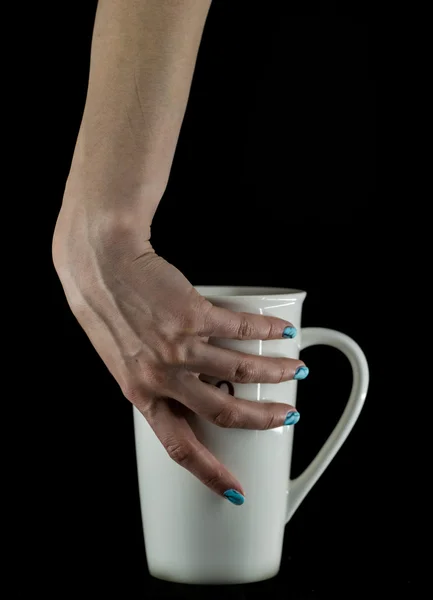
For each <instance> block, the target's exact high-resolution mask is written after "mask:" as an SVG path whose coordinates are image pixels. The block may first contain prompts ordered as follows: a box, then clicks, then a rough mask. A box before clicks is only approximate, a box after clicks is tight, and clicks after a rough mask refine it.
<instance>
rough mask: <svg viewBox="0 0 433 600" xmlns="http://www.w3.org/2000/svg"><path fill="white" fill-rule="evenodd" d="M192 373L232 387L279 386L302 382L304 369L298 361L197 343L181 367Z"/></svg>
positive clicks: (304, 375)
mask: <svg viewBox="0 0 433 600" xmlns="http://www.w3.org/2000/svg"><path fill="white" fill-rule="evenodd" d="M185 366H186V367H187V368H188V369H189V370H190V371H193V372H194V373H203V375H210V376H212V377H220V378H222V379H225V380H227V381H232V382H233V383H281V382H282V381H289V380H290V379H305V377H307V375H308V367H306V366H305V363H304V362H303V361H302V360H298V359H295V358H284V357H276V358H274V357H268V356H257V355H255V354H246V353H245V352H238V351H236V350H227V349H225V348H218V347H216V346H211V345H210V344H207V343H204V342H200V343H199V344H198V345H196V346H195V348H194V349H193V351H192V354H191V355H190V357H189V360H188V362H187V364H186V365H185Z"/></svg>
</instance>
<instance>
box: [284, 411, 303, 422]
mask: <svg viewBox="0 0 433 600" xmlns="http://www.w3.org/2000/svg"><path fill="white" fill-rule="evenodd" d="M300 418H301V415H300V414H299V413H298V411H296V410H295V411H292V412H289V413H287V417H286V420H285V421H284V425H296V423H297V422H298V421H299V419H300Z"/></svg>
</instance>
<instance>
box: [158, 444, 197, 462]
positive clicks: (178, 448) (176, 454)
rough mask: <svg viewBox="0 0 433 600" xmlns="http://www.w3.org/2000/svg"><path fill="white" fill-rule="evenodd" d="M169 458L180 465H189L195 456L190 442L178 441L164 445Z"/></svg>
mask: <svg viewBox="0 0 433 600" xmlns="http://www.w3.org/2000/svg"><path fill="white" fill-rule="evenodd" d="M164 447H165V449H166V450H167V454H168V455H169V457H170V458H171V459H172V460H174V461H175V462H177V463H178V464H179V465H185V464H187V463H188V462H189V461H190V460H191V457H192V455H193V452H194V450H193V448H192V446H191V445H190V444H189V443H188V442H184V441H176V442H169V443H167V444H165V445H164Z"/></svg>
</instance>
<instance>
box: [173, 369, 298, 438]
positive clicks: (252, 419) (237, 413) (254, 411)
mask: <svg viewBox="0 0 433 600" xmlns="http://www.w3.org/2000/svg"><path fill="white" fill-rule="evenodd" d="M175 395H176V399H177V400H179V402H181V403H182V404H184V405H185V406H187V407H188V408H189V409H191V410H192V411H193V412H195V413H196V414H198V415H199V416H201V417H203V418H204V419H206V420H208V421H210V422H211V423H214V424H215V425H218V427H225V428H233V429H262V430H263V429H273V428H274V427H281V426H282V425H294V424H295V423H297V422H298V421H299V417H300V415H299V413H298V412H297V411H296V408H295V407H294V406H292V405H291V404H285V403H282V402H252V401H250V400H243V399H241V398H234V397H233V396H230V395H229V394H226V393H225V392H223V391H222V390H220V389H219V388H217V387H215V386H213V385H210V384H208V383H204V382H203V381H200V380H199V379H197V378H196V377H194V376H192V375H190V376H188V377H185V379H184V380H183V382H182V386H180V387H179V388H178V389H176V392H175Z"/></svg>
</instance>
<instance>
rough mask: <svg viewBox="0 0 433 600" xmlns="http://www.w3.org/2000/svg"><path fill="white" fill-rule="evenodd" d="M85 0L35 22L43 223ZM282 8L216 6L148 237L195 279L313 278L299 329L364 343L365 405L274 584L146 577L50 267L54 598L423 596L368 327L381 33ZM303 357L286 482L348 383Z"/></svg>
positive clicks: (309, 502)
mask: <svg viewBox="0 0 433 600" xmlns="http://www.w3.org/2000/svg"><path fill="white" fill-rule="evenodd" d="M351 6H353V5H351ZM95 7H96V2H94V1H92V2H88V3H77V4H74V5H68V6H62V7H61V8H60V6H59V7H58V9H57V11H58V12H57V19H58V23H59V26H58V27H57V28H56V27H54V28H53V27H47V31H48V32H49V33H48V35H49V36H50V37H49V41H50V43H51V48H52V57H53V60H52V63H49V64H47V65H45V68H46V71H47V72H48V73H49V75H50V77H49V81H48V82H47V91H48V93H47V98H48V99H49V100H48V104H49V107H48V108H49V115H50V116H49V118H48V121H47V124H48V127H47V131H48V136H49V140H50V144H51V148H52V149H53V150H52V153H51V156H50V164H51V171H50V179H49V185H48V186H47V190H46V195H47V198H48V199H49V210H50V211H51V212H50V221H49V224H50V227H51V230H50V232H49V233H52V230H53V228H54V224H55V220H56V217H57V214H58V211H59V208H60V204H61V199H62V193H63V187H64V184H65V180H66V177H67V174H68V170H69V165H70V161H71V158H72V153H73V149H74V144H75V139H76V135H77V132H78V127H79V123H80V119H81V114H82V110H83V106H84V101H85V95H86V86H87V76H88V64H89V52H90V42H91V35H92V26H93V18H94V11H95ZM284 7H285V8H286V10H284V11H283V10H282V8H283V3H279V2H269V3H266V5H265V3H262V2H246V1H237V2H230V1H228V0H218V1H217V0H215V1H214V2H213V5H212V8H211V11H210V14H209V17H208V20H207V24H206V28H205V32H204V35H203V40H202V44H201V47H200V52H199V56H198V60H197V66H196V71H195V75H194V80H193V85H192V90H191V96H190V100H189V103H188V108H187V112H186V116H185V120H184V123H183V127H182V131H181V135H180V138H179V143H178V147H177V151H176V156H175V160H174V164H173V168H172V172H171V177H170V181H169V185H168V188H167V191H166V193H165V195H164V198H163V200H162V201H161V204H160V207H159V209H158V212H157V215H156V217H155V220H154V223H153V226H152V242H153V245H154V247H155V249H156V251H157V252H158V253H160V254H161V255H162V256H163V257H164V258H166V259H167V260H168V261H170V262H172V263H173V264H174V265H176V266H177V267H178V268H179V269H180V270H181V271H182V272H183V273H184V274H185V275H186V276H187V277H188V278H189V279H190V281H191V282H192V283H193V284H195V285H198V284H220V285H224V284H225V285H230V284H237V285H271V286H283V287H294V288H300V289H305V290H307V292H308V296H307V300H306V302H305V304H304V311H303V325H304V326H323V327H331V328H334V329H337V330H341V331H344V332H345V333H347V334H348V335H350V336H352V337H353V338H354V339H355V340H356V341H357V342H358V343H359V344H360V345H361V347H362V348H363V349H364V351H365V353H366V356H367V359H368V361H369V365H370V370H371V383H370V391H369V395H368V398H367V401H366V405H365V408H364V410H363V412H362V414H361V417H360V418H359V421H358V423H357V424H356V426H355V428H354V430H353V432H352V433H351V435H350V436H349V438H348V440H347V442H346V443H345V444H344V446H343V448H342V450H341V451H340V452H339V454H338V455H337V457H336V458H335V459H334V461H333V462H332V464H331V466H330V467H329V468H328V469H327V471H326V473H325V474H324V475H323V477H322V478H321V480H320V481H319V482H318V483H317V484H316V485H315V487H314V488H313V490H312V491H311V492H310V494H309V495H308V496H307V498H306V499H305V500H304V502H303V503H302V505H301V507H300V508H299V509H298V511H297V512H296V513H295V516H294V517H293V518H292V520H291V521H290V523H289V524H288V525H287V527H286V535H285V541H284V548H283V559H282V564H281V571H280V573H279V575H278V576H277V577H276V578H274V579H272V580H269V581H266V582H262V583H258V584H250V585H246V586H229V587H224V588H220V587H214V588H210V587H206V588H204V587H203V586H198V587H196V586H184V585H177V584H171V583H167V582H162V581H158V580H155V579H153V578H150V576H149V574H148V572H147V567H146V560H145V553H144V544H143V537H142V530H141V520H140V510H139V500H138V490H137V479H136V465H135V457H134V440H133V431H132V413H131V407H130V405H129V404H128V402H127V401H126V400H125V399H124V398H123V397H122V394H121V392H120V390H119V388H118V385H117V384H116V382H115V381H114V380H113V379H112V377H111V375H110V374H109V373H108V371H107V370H106V368H105V366H104V364H103V363H102V361H101V359H100V358H99V357H98V355H97V353H96V352H95V350H94V349H93V347H92V346H91V344H90V342H89V341H88V339H87V337H86V335H85V334H84V332H83V331H82V330H81V329H80V327H79V325H78V324H77V322H76V320H75V318H74V317H73V315H72V313H71V312H70V311H69V308H68V306H67V303H66V300H65V298H64V295H63V291H62V288H61V285H60V282H59V281H58V279H57V276H56V274H55V272H54V269H53V268H52V273H51V274H50V285H51V287H50V302H51V315H50V323H51V324H52V327H51V328H50V329H49V331H48V332H47V333H46V335H47V336H48V337H49V339H50V341H51V342H52V347H53V348H57V349H58V352H54V353H53V354H54V356H53V357H52V362H51V370H52V373H55V376H56V378H57V380H58V381H59V382H61V383H60V385H59V386H57V387H56V386H53V387H49V389H48V390H47V406H48V407H49V411H47V415H48V412H49V414H50V418H51V419H52V422H53V423H55V425H54V426H52V427H51V426H48V425H47V427H46V434H45V435H43V436H41V440H40V444H39V447H40V448H41V449H42V453H43V458H42V461H43V465H44V467H43V469H41V472H40V476H39V486H40V487H39V490H38V494H39V496H40V499H41V500H42V503H43V504H44V505H45V510H46V513H45V514H46V517H45V518H44V523H43V527H42V526H41V535H44V536H45V537H46V539H47V540H48V542H49V547H50V550H49V551H48V553H47V554H46V555H43V556H42V557H41V558H42V559H43V561H44V563H45V564H46V565H49V568H48V567H47V568H46V569H45V570H44V569H43V570H42V571H41V573H40V574H39V576H40V577H41V581H43V583H44V586H45V587H46V589H47V590H48V591H50V592H52V593H55V590H56V587H55V583H53V580H52V578H51V579H50V575H49V573H52V572H55V573H56V577H57V575H60V577H61V580H62V581H63V583H62V586H63V588H64V589H74V590H77V591H78V590H83V592H84V591H87V592H91V593H92V594H93V595H94V596H95V597H97V598H99V597H104V596H105V595H106V594H108V593H111V592H113V593H114V594H115V596H116V597H119V598H142V597H145V598H190V597H197V598H202V597H204V596H205V595H209V596H212V597H213V596H215V597H216V596H217V595H218V596H220V595H223V596H225V597H233V598H234V597H236V598H238V599H239V598H252V597H253V595H254V594H255V593H257V594H258V595H262V594H284V597H286V596H287V597H290V598H295V599H299V600H300V599H307V598H310V597H311V598H326V597H328V596H329V597H331V596H333V597H336V596H339V597H340V596H341V597H349V598H350V597H357V595H358V594H361V593H362V594H364V593H365V592H369V591H372V590H375V589H377V587H378V586H379V587H381V588H383V589H386V590H388V591H389V592H391V590H394V589H399V591H400V593H401V594H402V595H403V596H404V595H405V594H406V596H407V597H408V598H412V597H415V596H413V593H412V592H411V590H412V588H413V585H414V582H413V568H414V563H415V558H414V555H413V553H411V552H409V553H408V552H407V548H408V544H409V543H410V525H409V524H408V521H407V519H404V518H403V517H402V513H403V512H404V510H406V511H407V508H408V507H407V505H405V507H404V509H403V508H402V507H403V504H404V498H405V491H404V490H398V496H395V495H394V494H395V485H394V482H393V478H394V475H395V473H394V471H395V466H396V464H395V463H398V462H399V461H400V458H398V459H397V458H396V457H395V454H394V453H393V451H391V450H390V449H389V439H390V434H391V430H392V429H393V428H394V427H396V425H395V423H394V421H395V419H394V420H393V417H392V413H393V404H392V398H391V396H392V394H391V392H390V391H389V390H388V388H387V386H386V385H385V384H386V376H385V373H384V370H385V367H384V359H383V352H382V350H381V343H380V342H379V336H378V331H379V328H381V329H382V330H383V325H384V323H385V324H386V322H387V296H388V293H389V289H388V285H389V284H388V282H387V279H386V274H385V273H384V270H383V268H382V267H383V257H384V252H385V250H384V247H386V244H387V239H386V233H384V222H383V220H382V217H381V214H380V202H378V198H377V196H376V191H375V169H376V158H375V89H376V69H375V64H376V62H375V52H376V39H377V28H376V24H375V21H374V19H373V17H372V15H370V14H367V12H366V11H365V12H364V13H363V14H361V13H355V9H353V11H352V12H344V11H345V9H343V8H340V7H339V5H337V3H332V2H329V3H308V2H307V3H303V4H302V8H299V7H296V5H293V6H290V7H289V9H288V10H287V7H286V5H285V4H284ZM54 57H55V58H54ZM48 237H49V236H48ZM50 243H51V240H50V239H48V244H47V247H48V246H50ZM303 359H304V360H305V362H306V363H307V364H308V366H309V367H310V377H309V378H308V379H307V380H306V381H304V382H302V384H300V385H299V386H298V390H299V391H298V394H299V396H298V398H299V403H298V407H299V409H300V412H301V413H302V419H301V421H300V423H299V424H298V425H297V426H296V435H295V454H294V463H293V475H294V476H296V475H297V474H299V473H300V472H301V471H302V470H303V469H304V468H305V467H306V466H307V465H308V463H309V462H310V460H311V459H312V458H313V457H314V455H315V454H316V452H317V450H318V449H319V448H320V446H321V444H322V443H323V442H324V441H325V439H326V438H327V436H328V435H329V433H330V432H331V430H332V427H333V425H334V424H335V422H336V420H337V419H338V416H339V415H340V414H341V412H342V410H343V407H344V404H345V401H346V399H347V396H348V394H349V391H350V385H351V374H350V368H349V366H348V363H347V362H346V359H345V358H344V357H343V356H341V355H340V354H339V353H338V352H336V351H333V350H331V349H327V348H320V349H310V350H307V351H306V352H305V354H304V355H303ZM53 415H54V418H53ZM390 415H391V416H390ZM47 418H48V417H47ZM398 468H402V463H401V462H400V463H399V465H397V470H398ZM47 490H48V492H47ZM396 503H397V506H396ZM408 554H409V555H408ZM59 597H60V596H59Z"/></svg>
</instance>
